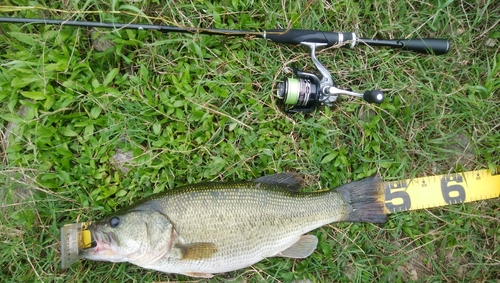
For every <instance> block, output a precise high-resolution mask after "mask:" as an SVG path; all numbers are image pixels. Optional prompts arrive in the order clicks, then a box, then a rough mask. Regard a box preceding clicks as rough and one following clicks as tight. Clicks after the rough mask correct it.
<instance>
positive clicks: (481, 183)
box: [384, 170, 500, 213]
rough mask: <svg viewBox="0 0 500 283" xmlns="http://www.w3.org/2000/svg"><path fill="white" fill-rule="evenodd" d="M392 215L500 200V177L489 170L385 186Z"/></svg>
mask: <svg viewBox="0 0 500 283" xmlns="http://www.w3.org/2000/svg"><path fill="white" fill-rule="evenodd" d="M384 191H385V206H386V207H387V210H389V213H394V212H399V211H407V210H414V209H422V208H429V207H437V206H444V205H450V204H458V203H466V202H471V201H477V200H483V199H489V198H496V197H500V174H499V175H493V174H491V172H490V171H489V170H477V171H468V172H463V173H455V174H447V175H438V176H430V177H421V178H414V179H406V180H400V181H391V182H384Z"/></svg>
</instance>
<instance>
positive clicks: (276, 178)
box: [252, 172, 304, 192]
mask: <svg viewBox="0 0 500 283" xmlns="http://www.w3.org/2000/svg"><path fill="white" fill-rule="evenodd" d="M252 182H254V183H264V184H269V185H276V186H280V187H282V188H284V189H287V190H289V191H292V192H297V191H298V190H300V188H302V185H303V182H304V180H303V179H302V176H301V175H299V174H297V173H291V172H285V173H277V174H272V175H267V176H262V177H260V178H257V179H254V180H252Z"/></svg>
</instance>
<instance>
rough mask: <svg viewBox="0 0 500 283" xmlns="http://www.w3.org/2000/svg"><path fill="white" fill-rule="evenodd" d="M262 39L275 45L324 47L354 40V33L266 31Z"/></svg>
mask: <svg viewBox="0 0 500 283" xmlns="http://www.w3.org/2000/svg"><path fill="white" fill-rule="evenodd" d="M264 38H266V39H269V40H271V41H273V42H277V43H286V44H300V43H301V42H314V43H325V44H326V46H325V47H330V46H334V45H337V44H342V43H344V42H346V41H349V40H355V39H356V35H355V34H354V33H345V32H324V31H317V30H303V29H288V30H286V29H271V30H266V32H265V35H264Z"/></svg>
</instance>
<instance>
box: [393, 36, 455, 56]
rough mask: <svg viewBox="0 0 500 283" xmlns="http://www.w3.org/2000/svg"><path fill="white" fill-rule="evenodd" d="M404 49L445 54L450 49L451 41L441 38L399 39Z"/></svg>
mask: <svg viewBox="0 0 500 283" xmlns="http://www.w3.org/2000/svg"><path fill="white" fill-rule="evenodd" d="M397 41H398V43H399V44H400V45H401V46H402V47H401V49H402V50H408V51H413V52H417V53H424V54H435V55H443V54H446V53H448V51H449V50H450V42H449V41H448V40H446V39H441V38H414V39H398V40H397Z"/></svg>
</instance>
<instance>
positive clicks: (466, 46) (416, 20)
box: [0, 0, 500, 283]
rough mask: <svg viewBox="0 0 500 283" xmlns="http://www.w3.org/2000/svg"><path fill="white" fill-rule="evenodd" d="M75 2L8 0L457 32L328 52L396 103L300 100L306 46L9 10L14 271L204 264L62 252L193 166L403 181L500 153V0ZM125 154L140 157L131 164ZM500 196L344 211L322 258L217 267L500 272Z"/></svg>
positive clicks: (257, 25)
mask: <svg viewBox="0 0 500 283" xmlns="http://www.w3.org/2000/svg"><path fill="white" fill-rule="evenodd" d="M56 2H57V1H43V0H41V1H21V0H19V1H16V0H7V2H6V4H4V6H0V15H1V16H9V17H32V18H39V17H47V18H56V19H74V20H97V21H99V20H102V21H121V22H142V23H147V22H149V21H150V22H155V23H160V22H162V23H164V24H175V25H182V26H190V27H197V26H200V27H216V28H230V29H248V30H257V29H271V28H286V27H294V28H302V29H320V30H327V31H328V30H334V31H353V32H356V33H358V35H360V36H361V37H381V38H406V37H443V38H449V39H450V40H451V41H452V42H453V46H452V48H451V51H450V52H449V54H447V55H444V56H423V55H418V54H414V53H409V52H397V51H394V50H389V49H382V48H377V49H373V48H369V47H363V46H360V47H357V48H356V49H354V50H345V49H343V50H340V49H333V48H330V49H327V50H323V51H321V52H320V53H319V54H318V58H319V60H320V61H321V62H323V64H324V65H325V66H326V67H327V68H328V69H329V70H330V71H331V72H332V75H333V77H334V79H335V81H336V83H337V84H338V85H339V87H341V88H352V89H353V90H360V91H364V90H367V89H381V90H383V91H384V92H385V94H386V102H384V103H383V104H382V105H380V106H376V105H369V104H367V103H365V102H363V101H360V100H359V99H354V98H345V97H344V98H341V99H340V100H339V101H338V104H337V106H336V107H334V108H319V109H318V110H317V111H315V112H313V113H311V114H307V115H301V114H299V115H294V116H287V115H284V114H283V113H282V112H280V111H279V109H278V108H277V106H276V104H275V102H276V98H275V97H274V93H275V89H276V82H277V81H278V80H280V79H281V78H283V77H284V76H285V73H284V67H285V66H286V65H291V64H295V65H296V66H298V67H299V68H302V69H305V70H308V71H311V72H315V70H314V68H313V65H312V62H311V61H310V59H309V55H308V52H307V50H305V49H304V48H302V47H295V46H285V45H277V44H273V43H271V42H266V41H264V40H248V39H245V38H227V37H219V36H207V35H187V34H161V33H158V32H146V31H130V30H119V31H116V30H115V31H112V30H94V29H85V28H75V27H58V26H35V25H14V24H0V38H1V39H0V103H1V105H2V107H1V110H0V119H1V120H2V123H1V124H0V129H1V131H0V134H1V135H0V142H1V143H0V144H1V147H2V150H1V159H0V160H1V167H0V168H1V171H0V172H1V179H0V187H1V188H2V190H1V191H0V199H1V204H2V206H1V207H2V210H1V216H0V225H1V226H0V265H1V266H2V268H0V278H2V279H3V280H5V282H42V281H43V282H151V281H154V282H171V281H190V282H199V281H203V280H196V279H192V278H188V277H184V276H177V275H170V274H162V273H159V272H154V271H149V270H144V269H141V268H138V267H135V266H132V265H130V264H126V263H122V264H112V263H105V262H91V261H81V262H79V263H76V264H74V265H73V266H71V267H70V268H69V270H67V271H61V270H60V268H59V267H60V252H59V230H58V229H59V227H61V226H62V225H64V224H67V223H73V222H77V221H80V222H81V221H88V220H92V219H97V218H99V217H101V216H103V215H105V214H107V213H109V212H112V211H114V210H115V209H117V208H120V207H125V206H127V205H128V204H131V203H132V202H133V201H135V200H138V199H140V198H142V197H145V196H148V195H150V194H152V193H155V192H160V191H164V190H169V189H172V188H174V187H176V186H180V185H183V184H186V183H195V182H200V181H207V180H212V181H231V180H248V179H251V178H255V177H259V176H262V175H264V174H271V173H275V172H282V171H296V172H301V173H304V174H306V175H307V180H308V182H309V185H310V187H311V188H313V189H318V188H333V187H336V186H338V185H340V184H343V183H346V182H349V181H352V180H357V179H360V178H362V177H365V176H369V175H372V174H374V173H375V172H379V173H380V174H381V175H382V177H383V178H384V179H385V180H388V181H389V180H399V179H405V178H411V177H415V176H417V177H419V176H430V175H436V174H446V173H449V172H463V171H470V170H476V169H486V168H489V169H492V170H494V169H495V168H496V167H497V166H499V165H500V153H499V152H500V151H499V150H498V149H499V148H500V125H499V121H500V119H499V118H500V112H499V107H500V99H499V94H500V52H499V51H500V28H499V27H500V25H499V21H500V14H499V13H498V11H500V5H499V4H498V3H496V2H495V1H478V0H476V1H430V2H419V1H407V2H402V1H378V0H376V1H356V2H355V1H334V2H333V3H332V2H331V1H308V2H306V1H299V2H298V3H295V2H294V1H290V2H291V3H287V1H283V2H281V1H260V0H256V1H250V0H248V1H245V0H242V1H238V0H233V1H221V3H220V4H217V5H214V4H210V1H195V2H192V3H183V4H179V3H181V2H183V1H172V2H171V4H170V5H159V4H158V3H157V2H159V1H125V0H123V1H98V0H89V1H60V2H62V3H63V4H57V3H56ZM108 2H110V3H111V4H110V3H108ZM141 2H144V3H141ZM177 2H179V3H177ZM292 2H293V4H292ZM4 3H5V2H4ZM64 3H65V4H64ZM175 3H177V4H175ZM329 3H331V4H329ZM7 5H8V6H19V7H24V8H19V9H18V10H17V11H14V12H11V11H7ZM25 6H36V7H37V8H33V9H28V8H26V7H25ZM42 7H45V8H42ZM92 11H93V13H90V12H92ZM159 19H161V20H163V21H160V20H159ZM117 153H129V154H131V156H132V157H133V158H132V159H131V160H129V161H128V162H126V164H125V167H126V168H127V170H128V171H122V170H120V167H119V165H120V164H119V162H118V161H117V160H115V156H116V154H117ZM498 201H499V200H498V199H492V200H486V201H478V202H475V203H469V204H464V205H453V206H447V207H442V208H434V209H429V210H421V211H415V212H402V213H396V214H393V215H391V216H390V217H389V221H388V223H387V224H385V225H381V226H376V225H372V224H350V223H340V224H332V225H328V226H325V227H323V228H321V229H318V230H317V231H315V232H313V233H314V234H316V235H317V236H318V237H319V238H320V243H319V246H318V249H317V251H316V252H315V253H313V255H311V256H310V257H309V258H307V259H304V260H291V259H282V258H272V259H268V260H264V261H262V262H260V263H257V264H255V265H253V266H252V267H250V268H247V269H244V270H239V271H235V272H232V273H230V274H226V275H217V276H216V277H214V278H213V279H211V280H208V281H209V282H223V281H226V280H236V281H238V282H239V281H242V282H261V281H269V282H291V281H292V280H299V279H309V280H311V281H312V282H372V281H375V282H495V283H498V282H499V281H498V278H499V277H500V261H499V258H500V251H499V249H500V248H499V245H498V241H499V238H500V220H499V214H500V206H499V202H498ZM233 278H236V279H233ZM0 281H1V280H0Z"/></svg>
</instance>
